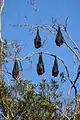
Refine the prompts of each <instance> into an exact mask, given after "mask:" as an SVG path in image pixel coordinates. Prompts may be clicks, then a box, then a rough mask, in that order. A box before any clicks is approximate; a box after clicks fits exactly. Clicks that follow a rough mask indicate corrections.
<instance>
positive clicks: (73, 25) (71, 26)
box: [2, 0, 80, 89]
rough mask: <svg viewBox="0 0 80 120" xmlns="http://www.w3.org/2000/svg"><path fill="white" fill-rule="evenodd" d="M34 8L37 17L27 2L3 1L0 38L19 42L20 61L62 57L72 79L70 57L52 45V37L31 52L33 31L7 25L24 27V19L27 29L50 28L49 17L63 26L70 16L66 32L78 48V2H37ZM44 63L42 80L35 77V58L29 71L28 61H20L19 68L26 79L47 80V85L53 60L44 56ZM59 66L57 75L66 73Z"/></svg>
mask: <svg viewBox="0 0 80 120" xmlns="http://www.w3.org/2000/svg"><path fill="white" fill-rule="evenodd" d="M36 7H37V10H38V12H37V13H36V12H35V11H34V10H33V6H32V5H30V4H28V3H27V0H5V6H4V10H3V13H2V38H3V39H5V38H6V39H7V40H8V41H9V42H10V41H12V40H17V41H18V42H22V44H23V47H22V52H21V56H20V57H23V56H25V55H27V54H28V53H30V52H36V51H45V52H50V53H53V54H56V55H58V56H60V57H62V58H63V59H64V61H65V63H66V65H67V66H68V68H69V72H70V73H71V74H72V75H71V76H72V78H74V76H75V74H74V73H73V71H74V69H73V68H74V65H73V54H72V53H71V52H70V50H69V49H67V47H66V46H65V45H63V46H61V47H60V48H59V47H57V46H56V45H55V35H52V36H51V37H49V38H48V40H47V41H46V42H45V44H44V47H43V48H40V49H38V50H37V49H35V48H34V44H33V42H34V37H35V35H36V30H34V31H33V33H32V32H31V31H30V32H29V31H28V28H27V27H12V26H10V25H9V24H11V25H14V24H21V25H23V24H24V22H25V16H26V17H27V23H28V24H30V25H36V24H37V25H42V24H45V25H49V24H52V17H53V18H56V19H58V21H59V22H60V23H62V24H64V23H65V20H66V18H67V17H68V16H69V20H68V26H67V29H68V31H69V33H70V35H71V36H72V38H73V40H75V42H77V44H78V45H79V46H80V0H36ZM48 34H49V32H48V31H46V30H43V29H40V35H41V38H42V39H44V38H45V37H46V36H48ZM65 39H66V41H67V42H68V43H70V41H69V39H67V37H65ZM70 44H71V43H70ZM43 59H44V62H45V71H46V72H45V74H44V75H42V76H38V75H37V73H36V64H37V60H38V55H35V56H33V57H32V61H33V64H32V67H30V64H29V62H27V60H25V61H23V63H22V65H23V68H24V71H25V72H24V75H25V78H26V79H29V80H32V81H33V82H38V81H40V80H41V79H42V78H47V80H48V81H49V80H50V79H51V78H54V77H52V76H51V70H52V69H51V68H52V66H53V63H54V61H53V60H54V59H53V58H52V57H49V56H47V55H43ZM58 63H59V69H60V72H62V71H65V69H64V66H63V65H62V63H61V62H60V61H58ZM78 64H79V62H78V61H77V60H76V65H78ZM12 67H13V62H11V65H10V66H9V69H10V71H12ZM56 80H57V78H56ZM67 85H68V87H67V88H66V89H68V88H69V84H68V82H67Z"/></svg>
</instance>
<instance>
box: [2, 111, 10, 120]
mask: <svg viewBox="0 0 80 120" xmlns="http://www.w3.org/2000/svg"><path fill="white" fill-rule="evenodd" d="M0 114H1V115H2V116H3V117H4V118H5V119H6V120H9V119H8V118H7V117H6V116H5V115H4V114H3V113H2V112H0Z"/></svg>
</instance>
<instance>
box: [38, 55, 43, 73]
mask: <svg viewBox="0 0 80 120" xmlns="http://www.w3.org/2000/svg"><path fill="white" fill-rule="evenodd" d="M44 72H45V69H44V63H43V59H42V54H39V60H38V64H37V73H38V75H42V74H44Z"/></svg>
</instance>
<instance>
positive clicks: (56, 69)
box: [52, 56, 59, 77]
mask: <svg viewBox="0 0 80 120" xmlns="http://www.w3.org/2000/svg"><path fill="white" fill-rule="evenodd" d="M58 74H59V70H58V63H57V58H56V56H55V60H54V66H53V68H52V76H54V77H57V76H58Z"/></svg>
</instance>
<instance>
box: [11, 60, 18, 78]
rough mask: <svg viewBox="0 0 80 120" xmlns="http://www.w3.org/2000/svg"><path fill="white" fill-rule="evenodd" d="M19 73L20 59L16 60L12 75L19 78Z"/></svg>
mask: <svg viewBox="0 0 80 120" xmlns="http://www.w3.org/2000/svg"><path fill="white" fill-rule="evenodd" d="M19 73H20V71H19V65H18V61H17V60H15V62H14V66H13V70H12V77H13V78H14V79H16V80H17V79H18V78H19Z"/></svg>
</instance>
